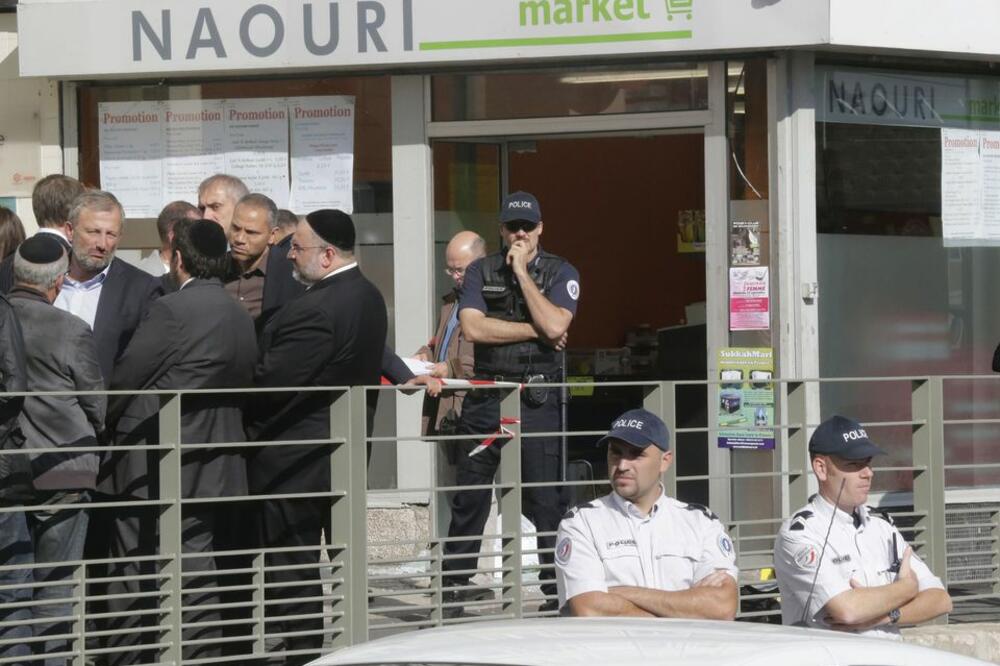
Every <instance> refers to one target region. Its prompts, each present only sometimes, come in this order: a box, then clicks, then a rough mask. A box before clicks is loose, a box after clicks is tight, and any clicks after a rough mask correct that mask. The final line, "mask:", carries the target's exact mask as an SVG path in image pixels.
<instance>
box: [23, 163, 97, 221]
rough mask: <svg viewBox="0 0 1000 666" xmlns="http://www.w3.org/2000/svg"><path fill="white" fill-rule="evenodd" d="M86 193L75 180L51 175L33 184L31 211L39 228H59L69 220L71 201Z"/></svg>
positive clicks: (60, 175)
mask: <svg viewBox="0 0 1000 666" xmlns="http://www.w3.org/2000/svg"><path fill="white" fill-rule="evenodd" d="M86 191H87V188H86V186H85V185H84V184H83V183H81V182H80V181H78V180H77V179H76V178H70V177H69V176H64V175H62V174H61V173H53V174H49V175H48V176H45V177H44V178H42V179H41V180H40V181H38V182H37V183H35V189H33V190H32V191H31V210H32V211H33V212H34V213H35V221H36V222H38V226H40V227H47V228H52V227H59V226H62V225H64V224H66V222H67V221H68V220H69V209H70V206H71V205H72V204H73V201H74V200H75V199H76V198H77V197H78V196H80V195H81V194H83V193H84V192H86Z"/></svg>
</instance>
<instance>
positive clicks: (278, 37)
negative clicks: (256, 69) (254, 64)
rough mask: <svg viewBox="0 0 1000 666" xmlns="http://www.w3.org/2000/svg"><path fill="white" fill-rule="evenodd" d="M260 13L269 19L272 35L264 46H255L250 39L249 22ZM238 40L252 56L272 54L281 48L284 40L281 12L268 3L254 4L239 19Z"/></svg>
mask: <svg viewBox="0 0 1000 666" xmlns="http://www.w3.org/2000/svg"><path fill="white" fill-rule="evenodd" d="M260 15H264V16H266V17H268V18H269V19H271V24H272V25H273V26H274V37H273V38H272V39H271V43H270V44H267V45H266V46H257V45H256V44H254V43H253V40H251V39H250V23H251V22H252V21H253V20H254V19H255V18H256V17H258V16H260ZM240 41H241V42H242V43H243V48H245V49H246V50H247V53H249V54H250V55H252V56H257V57H258V58H266V57H267V56H269V55H274V53H275V52H276V51H277V50H278V49H279V48H281V43H282V42H283V41H285V22H284V21H283V20H282V19H281V14H279V13H278V10H277V9H275V8H274V7H272V6H270V5H254V6H253V7H251V8H250V9H248V10H247V11H246V13H245V14H244V15H243V18H242V19H240Z"/></svg>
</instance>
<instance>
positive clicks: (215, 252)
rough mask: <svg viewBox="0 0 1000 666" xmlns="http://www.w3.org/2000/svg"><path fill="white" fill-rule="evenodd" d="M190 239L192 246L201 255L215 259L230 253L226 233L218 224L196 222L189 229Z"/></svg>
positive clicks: (207, 221) (208, 221)
mask: <svg viewBox="0 0 1000 666" xmlns="http://www.w3.org/2000/svg"><path fill="white" fill-rule="evenodd" d="M188 238H190V239H191V245H192V246H193V247H194V249H195V250H197V251H198V252H199V253H200V254H203V255H205V256H206V257H209V258H212V259H214V258H215V257H221V256H222V255H224V254H225V253H226V252H228V251H229V243H227V242H226V232H225V231H223V230H222V227H220V226H219V225H218V224H217V223H216V222H212V221H211V220H196V221H194V222H192V223H191V226H190V227H188Z"/></svg>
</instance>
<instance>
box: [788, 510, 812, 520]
mask: <svg viewBox="0 0 1000 666" xmlns="http://www.w3.org/2000/svg"><path fill="white" fill-rule="evenodd" d="M812 517H813V512H812V511H810V510H809V509H803V510H802V511H799V512H798V513H797V514H795V515H794V516H792V519H794V520H807V519H809V518H812Z"/></svg>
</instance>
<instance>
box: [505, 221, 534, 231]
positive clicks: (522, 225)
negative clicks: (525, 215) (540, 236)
mask: <svg viewBox="0 0 1000 666" xmlns="http://www.w3.org/2000/svg"><path fill="white" fill-rule="evenodd" d="M503 228H504V229H506V230H507V231H508V232H509V233H512V234H516V233H517V232H518V231H523V232H524V233H526V234H530V233H531V232H532V231H534V230H535V229H537V228H538V222H529V221H528V220H511V221H510V222H504V223H503Z"/></svg>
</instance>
